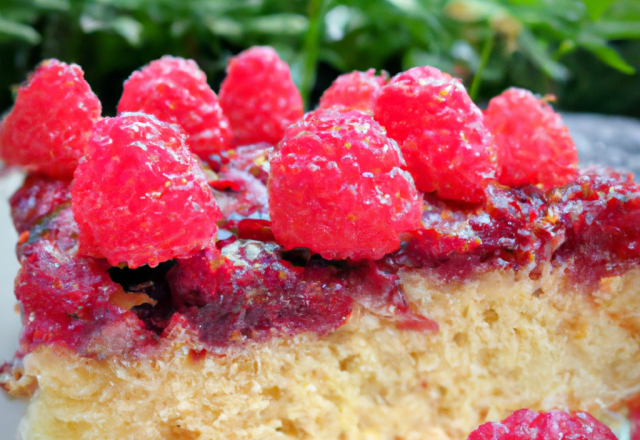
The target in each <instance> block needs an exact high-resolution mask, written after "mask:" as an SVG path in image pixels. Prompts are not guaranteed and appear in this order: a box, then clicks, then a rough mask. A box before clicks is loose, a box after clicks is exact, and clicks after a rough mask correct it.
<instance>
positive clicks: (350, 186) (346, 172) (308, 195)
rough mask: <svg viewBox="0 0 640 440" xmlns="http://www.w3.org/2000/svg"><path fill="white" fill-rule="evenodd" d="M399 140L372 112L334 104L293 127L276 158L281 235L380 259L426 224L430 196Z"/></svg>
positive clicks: (273, 198) (275, 225)
mask: <svg viewBox="0 0 640 440" xmlns="http://www.w3.org/2000/svg"><path fill="white" fill-rule="evenodd" d="M401 157H402V156H401V154H400V152H399V150H398V149H397V146H396V144H395V142H393V141H392V140H390V139H389V138H387V137H386V136H385V133H384V131H383V130H382V128H381V127H380V125H379V124H378V123H377V122H375V121H374V120H373V119H372V118H371V117H370V116H368V115H366V114H364V113H362V112H359V111H351V112H347V113H338V112H331V111H326V112H322V113H318V114H317V115H315V116H312V117H310V118H306V119H305V120H304V121H301V122H299V123H298V124H295V125H293V126H291V127H289V128H288V129H287V132H286V133H285V137H284V139H283V140H282V142H281V143H280V144H279V145H278V147H277V149H276V152H275V154H274V155H273V156H272V158H271V175H270V177H269V200H270V205H269V212H270V214H271V225H272V229H273V233H274V235H275V237H276V240H277V241H278V243H280V244H282V245H283V246H284V247H285V248H287V249H293V248H296V247H306V248H309V249H311V250H312V251H313V252H317V253H319V254H320V255H322V256H323V257H324V258H326V259H347V258H351V259H354V260H360V259H372V260H377V259H379V258H382V257H383V256H384V255H385V254H388V253H390V252H393V251H395V250H397V249H399V248H400V238H399V234H400V233H401V232H405V231H410V230H413V229H415V228H416V227H417V226H418V223H419V220H420V214H421V209H422V206H421V205H422V203H421V201H420V200H419V197H418V193H417V191H416V189H415V187H414V185H413V180H412V179H411V176H410V175H409V174H408V173H406V172H405V171H403V170H402V169H401V168H400V167H401V166H403V165H404V161H403V160H402V158H401Z"/></svg>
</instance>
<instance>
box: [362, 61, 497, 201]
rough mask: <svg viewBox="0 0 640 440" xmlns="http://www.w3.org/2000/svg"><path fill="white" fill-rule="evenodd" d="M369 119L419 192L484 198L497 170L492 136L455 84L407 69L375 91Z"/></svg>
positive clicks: (428, 70)
mask: <svg viewBox="0 0 640 440" xmlns="http://www.w3.org/2000/svg"><path fill="white" fill-rule="evenodd" d="M374 115H375V118H376V120H377V121H378V122H379V123H380V125H382V126H383V127H384V128H385V129H386V130H387V134H388V136H389V137H390V138H393V139H395V140H396V141H397V142H398V145H400V149H401V150H402V153H403V155H404V158H405V160H406V161H407V169H408V170H409V172H410V173H411V175H412V176H413V178H414V180H415V182H416V187H417V188H418V189H419V190H421V191H424V192H433V191H436V192H437V194H438V196H439V197H441V198H443V199H451V200H457V201H462V202H471V203H475V202H480V201H482V200H483V199H484V191H483V186H484V183H485V182H487V181H488V180H490V179H492V178H494V177H495V169H496V165H495V154H494V152H493V145H492V140H491V134H490V133H489V131H488V130H487V129H486V127H485V126H484V124H483V116H482V112H481V111H480V110H479V109H478V108H477V107H476V105H475V104H474V103H473V102H472V101H471V98H469V95H468V94H467V91H466V90H465V88H464V86H463V85H462V83H461V82H460V80H458V79H455V78H451V76H449V75H448V74H446V73H443V72H441V71H439V70H438V69H436V68H434V67H428V66H427V67H416V68H413V69H410V70H408V71H406V72H404V73H401V74H399V75H396V76H395V77H393V78H392V79H391V81H390V82H389V84H387V85H386V86H384V87H383V88H382V89H381V90H380V91H379V93H378V94H377V97H376V101H375V106H374Z"/></svg>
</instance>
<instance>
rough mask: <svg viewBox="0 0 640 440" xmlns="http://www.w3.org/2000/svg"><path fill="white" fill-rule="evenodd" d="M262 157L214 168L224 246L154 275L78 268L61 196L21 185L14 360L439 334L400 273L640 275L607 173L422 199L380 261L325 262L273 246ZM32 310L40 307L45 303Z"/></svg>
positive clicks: (618, 195) (230, 158)
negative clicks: (35, 355)
mask: <svg viewBox="0 0 640 440" xmlns="http://www.w3.org/2000/svg"><path fill="white" fill-rule="evenodd" d="M266 158H267V152H265V150H264V148H261V147H256V146H252V147H246V148H239V149H237V150H230V151H226V152H224V153H223V154H222V155H221V156H219V157H215V158H213V159H212V163H211V165H212V167H213V168H214V169H216V170H217V174H216V173H212V172H209V173H208V176H209V177H210V181H209V184H210V186H211V188H212V190H213V193H214V195H215V197H216V200H217V201H218V204H219V206H220V208H221V211H222V214H223V217H224V219H223V220H222V221H221V222H220V229H221V230H220V234H221V235H220V240H219V241H218V242H217V243H216V245H215V246H214V245H211V246H210V247H208V248H206V249H205V250H203V251H201V252H199V253H197V254H195V255H194V256H192V257H189V258H184V259H175V260H171V261H169V262H165V263H161V264H160V265H158V266H157V267H155V268H150V267H148V266H143V267H140V268H137V269H129V268H119V267H111V266H109V264H108V263H107V262H106V260H103V259H96V258H90V257H79V256H78V255H77V246H78V240H77V237H78V227H77V224H76V223H75V221H74V218H73V214H72V211H71V206H70V201H69V200H70V198H69V182H68V181H63V180H55V179H52V178H48V177H40V176H36V175H31V176H29V177H28V178H27V180H26V181H25V183H24V186H23V187H22V188H21V189H20V190H18V192H16V194H15V195H14V196H13V198H12V199H11V207H12V216H13V220H14V223H15V225H16V228H17V229H18V231H19V232H20V233H21V236H20V242H19V244H18V248H17V253H18V257H19V259H20V261H21V263H22V269H21V270H20V273H19V274H18V278H17V280H16V295H17V297H18V299H19V301H20V303H21V307H22V313H23V323H24V331H23V334H22V351H23V353H26V352H29V351H30V350H32V349H33V348H34V347H35V346H37V345H39V344H62V345H65V346H68V347H70V348H73V349H75V350H77V351H78V352H79V353H81V354H83V355H87V356H97V357H105V356H109V355H115V354H127V353H136V352H139V351H140V350H143V349H147V348H149V347H153V346H155V345H156V344H157V343H158V342H159V341H160V340H162V338H163V337H165V336H166V335H167V334H168V333H169V332H171V330H172V328H174V327H175V326H177V325H180V326H187V327H189V328H191V329H192V330H193V331H194V332H195V333H196V334H197V335H198V336H199V339H200V341H201V342H202V343H203V344H204V346H205V347H207V349H209V350H212V351H217V352H221V351H222V350H224V349H225V348H226V347H229V346H230V345H235V344H242V343H246V342H249V341H264V340H266V339H267V338H270V337H273V336H278V335H295V334H299V333H301V332H316V333H319V334H327V333H330V332H332V331H334V330H335V329H337V328H338V327H340V326H341V325H343V324H344V323H345V322H346V321H347V320H348V319H349V316H350V315H351V313H353V311H354V310H355V309H356V308H365V309H367V310H369V311H370V312H371V313H374V314H376V315H378V316H380V317H381V318H383V319H388V320H392V321H394V322H395V323H396V325H397V326H398V327H399V328H403V329H406V330H408V331H421V332H435V331H437V329H438V325H437V323H435V322H433V321H432V320H430V319H429V318H428V316H421V315H418V314H416V313H415V312H414V311H413V309H412V307H411V305H410V304H409V303H408V302H407V299H406V298H405V296H404V294H403V292H402V288H401V286H400V277H399V272H400V271H401V270H405V269H424V270H428V271H429V273H430V274H431V275H432V276H434V277H437V278H440V279H441V280H442V281H443V282H450V281H464V280H468V279H470V278H473V277H475V276H477V275H478V274H480V273H482V272H485V271H488V270H495V269H512V270H517V271H524V272H525V273H527V274H529V276H530V277H532V278H536V277H538V276H540V274H541V270H542V267H543V266H544V265H546V264H551V265H553V266H556V267H561V268H563V269H564V270H565V272H566V273H567V274H568V277H569V280H571V281H572V282H573V284H574V287H575V288H576V289H581V290H583V291H584V290H585V289H587V290H588V289H593V288H596V287H597V286H598V283H599V280H600V279H601V278H602V277H608V276H614V275H619V274H622V273H624V272H625V271H626V270H629V269H630V268H632V267H635V266H637V265H638V264H640V253H639V252H638V251H639V249H640V199H639V195H640V187H639V186H638V185H636V184H635V183H634V182H633V180H632V177H631V176H628V175H624V174H620V173H617V172H615V171H612V170H608V169H591V170H585V171H583V172H582V174H581V175H580V177H578V179H577V180H576V181H575V182H572V183H570V184H568V185H565V186H562V187H559V188H553V189H551V190H549V191H547V192H544V191H542V190H540V189H538V188H537V187H534V186H525V187H521V188H512V189H508V188H506V187H501V186H499V185H498V184H491V185H489V186H488V187H487V189H486V201H485V202H483V203H482V204H481V205H474V206H470V205H460V204H453V203H450V202H443V201H441V200H439V199H437V198H436V197H435V196H433V195H430V194H427V195H425V197H424V201H423V203H424V212H423V215H422V221H421V225H422V226H421V228H420V229H418V230H417V231H414V232H410V233H406V234H404V235H403V237H402V238H403V240H402V247H401V249H400V250H398V251H396V252H394V253H392V254H389V255H386V256H385V257H384V258H382V259H380V260H376V261H371V260H360V261H352V260H342V261H335V260H325V259H323V258H321V257H320V256H319V255H317V254H312V253H311V252H310V251H309V250H307V249H302V248H300V249H293V250H289V251H286V250H285V249H284V248H283V247H281V246H279V245H278V244H277V243H275V241H274V238H273V233H272V232H271V228H270V222H269V220H268V215H267V213H268V206H267V197H266V193H267V191H266V186H265V182H266V180H267V177H268V173H269V163H268V161H267V159H266ZM42 298H48V300H47V301H42Z"/></svg>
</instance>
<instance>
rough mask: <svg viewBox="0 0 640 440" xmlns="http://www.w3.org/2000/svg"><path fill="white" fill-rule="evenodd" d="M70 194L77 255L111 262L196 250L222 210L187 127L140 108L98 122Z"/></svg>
mask: <svg viewBox="0 0 640 440" xmlns="http://www.w3.org/2000/svg"><path fill="white" fill-rule="evenodd" d="M71 196H72V206H73V213H74V216H75V219H76V221H77V222H78V227H79V230H80V236H79V242H80V251H79V252H80V254H81V255H90V256H94V257H105V258H106V259H107V260H109V262H110V263H111V264H112V265H114V266H115V265H118V264H119V263H126V264H128V265H129V267H132V268H135V267H138V266H142V265H144V264H149V265H150V266H152V267H153V266H156V265H158V264H159V263H161V262H163V261H166V260H169V259H172V258H176V257H186V256H189V255H193V254H195V253H196V252H198V251H200V250H201V249H202V248H203V247H205V246H206V245H207V244H209V243H210V242H211V241H212V240H215V237H216V233H217V226H216V223H215V222H216V221H217V220H219V219H220V217H221V216H220V210H219V208H218V206H217V204H216V202H215V199H214V198H213V194H212V193H211V190H210V189H209V187H208V185H207V180H206V177H205V175H204V173H203V172H202V170H201V168H200V166H199V165H198V162H197V160H196V159H195V158H194V157H193V156H192V155H191V153H190V152H189V151H188V150H187V148H186V146H185V135H184V133H183V132H182V130H180V128H179V127H178V126H177V125H169V124H167V123H164V122H160V121H158V120H157V119H156V118H154V117H153V116H149V115H145V114H142V113H124V114H122V115H120V116H118V117H116V118H105V119H103V120H102V121H100V122H99V123H98V124H96V127H95V130H94V133H93V135H92V136H91V139H90V141H89V148H88V154H87V157H86V160H84V161H83V162H82V163H81V164H80V165H79V166H78V169H77V170H76V173H75V179H74V181H73V187H72V190H71Z"/></svg>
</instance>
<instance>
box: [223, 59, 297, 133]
mask: <svg viewBox="0 0 640 440" xmlns="http://www.w3.org/2000/svg"><path fill="white" fill-rule="evenodd" d="M220 105H222V109H223V110H224V112H225V114H226V115H227V116H228V117H229V121H230V122H231V127H232V128H233V133H234V135H235V144H236V145H249V144H256V143H258V142H267V143H270V144H276V143H278V141H279V140H280V139H282V136H283V135H284V130H285V129H286V128H287V127H288V126H289V125H291V124H293V123H294V122H296V121H298V120H299V119H300V118H302V114H303V110H302V97H301V96H300V92H298V89H297V88H296V86H295V84H293V81H292V80H291V72H289V66H287V64H286V63H285V62H284V61H282V60H281V59H280V58H279V57H278V54H277V53H276V51H275V50H273V49H272V48H270V47H259V46H257V47H252V48H250V49H247V50H245V51H244V52H242V53H241V54H239V55H238V56H236V57H234V58H231V60H230V61H229V65H228V66H227V77H226V78H225V80H224V81H223V82H222V86H221V88H220Z"/></svg>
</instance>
